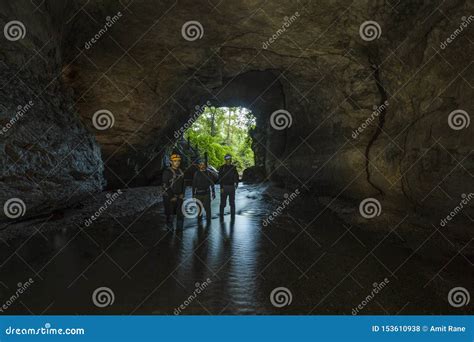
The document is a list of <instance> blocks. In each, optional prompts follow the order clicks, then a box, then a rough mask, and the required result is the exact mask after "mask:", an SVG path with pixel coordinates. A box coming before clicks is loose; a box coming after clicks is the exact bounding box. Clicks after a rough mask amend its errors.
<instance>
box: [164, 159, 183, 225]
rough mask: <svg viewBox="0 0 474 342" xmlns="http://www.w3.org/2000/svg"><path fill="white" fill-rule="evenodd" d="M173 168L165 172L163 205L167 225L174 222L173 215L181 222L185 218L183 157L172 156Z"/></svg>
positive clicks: (170, 167)
mask: <svg viewBox="0 0 474 342" xmlns="http://www.w3.org/2000/svg"><path fill="white" fill-rule="evenodd" d="M170 160H171V166H169V167H168V168H166V169H165V170H164V171H163V176H162V178H163V182H162V184H163V205H164V207H165V215H166V223H167V224H168V225H169V224H171V222H172V219H173V215H176V216H177V219H178V220H180V219H182V218H183V213H182V206H183V199H184V190H185V187H184V172H183V170H181V169H180V165H181V156H180V155H179V154H172V155H171V157H170Z"/></svg>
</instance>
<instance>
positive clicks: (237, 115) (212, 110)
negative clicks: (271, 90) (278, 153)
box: [185, 106, 256, 173]
mask: <svg viewBox="0 0 474 342" xmlns="http://www.w3.org/2000/svg"><path fill="white" fill-rule="evenodd" d="M255 124H256V120H255V117H254V115H253V114H252V112H251V111H250V110H248V109H247V108H243V107H207V106H206V107H204V110H203V112H202V114H201V115H200V116H199V118H198V119H197V120H196V121H195V122H194V123H193V124H192V126H191V127H189V129H188V130H187V131H186V133H185V137H186V138H189V139H190V140H191V141H192V142H193V144H195V145H197V146H198V148H199V150H200V151H201V152H202V153H203V154H204V152H207V154H208V163H209V164H210V165H212V166H214V167H219V166H220V165H222V164H223V163H224V156H225V155H226V154H227V153H230V154H231V155H232V157H233V162H234V164H235V165H236V166H237V170H238V171H239V173H242V172H243V170H244V169H246V168H248V167H250V166H253V165H255V156H254V152H253V150H252V148H251V146H252V138H251V136H250V134H251V132H252V131H253V130H254V129H255Z"/></svg>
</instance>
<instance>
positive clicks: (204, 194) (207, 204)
mask: <svg viewBox="0 0 474 342" xmlns="http://www.w3.org/2000/svg"><path fill="white" fill-rule="evenodd" d="M198 166H199V169H198V170H197V171H196V172H195V173H194V176H193V185H192V194H193V198H195V199H197V200H198V201H199V202H201V204H202V205H199V206H198V207H199V213H198V220H199V221H201V220H202V212H203V209H204V211H206V220H207V222H208V223H210V222H211V198H212V199H215V198H216V190H215V187H214V180H213V177H212V175H211V174H210V172H209V171H208V170H207V165H206V162H205V161H204V160H198Z"/></svg>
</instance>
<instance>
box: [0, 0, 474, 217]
mask: <svg viewBox="0 0 474 342" xmlns="http://www.w3.org/2000/svg"><path fill="white" fill-rule="evenodd" d="M52 3H54V2H53V1H45V2H44V3H43V4H41V5H39V7H38V8H37V10H34V5H31V3H30V2H29V1H26V0H25V1H17V2H15V4H14V5H13V4H12V5H2V7H3V8H2V12H3V13H6V15H4V16H3V18H8V20H10V19H19V20H22V21H23V22H24V24H25V26H26V28H27V34H26V37H25V39H23V40H21V41H20V42H15V43H13V42H12V43H10V42H8V44H2V48H1V50H2V52H1V54H2V58H3V59H4V60H5V62H4V63H2V70H4V71H2V79H10V77H13V75H15V73H16V72H17V71H18V70H22V72H21V73H20V74H21V75H18V76H19V78H18V77H16V78H15V77H13V80H12V81H11V82H10V83H8V85H6V88H3V89H2V90H1V91H0V96H2V99H1V104H2V105H3V106H5V107H7V108H6V109H7V111H10V112H11V111H12V110H13V109H14V108H15V107H16V106H17V105H19V104H23V103H25V102H26V101H28V100H29V99H30V97H31V96H34V95H33V94H30V91H32V92H34V93H35V94H38V93H41V92H43V91H44V92H45V95H46V94H47V96H45V98H46V99H47V100H40V99H37V100H36V102H38V103H37V104H35V106H34V107H33V109H32V112H31V114H33V113H34V114H35V115H34V119H33V115H31V116H30V115H29V114H27V115H25V119H24V120H23V121H22V125H21V127H20V125H18V126H19V127H16V128H18V129H17V130H14V129H12V132H11V133H9V134H11V137H9V138H8V139H5V136H3V137H2V149H1V151H2V153H3V155H4V157H3V158H2V164H3V165H2V166H3V168H2V183H1V187H2V189H3V191H2V192H3V193H4V194H5V195H6V196H5V195H3V194H2V199H5V198H7V197H10V196H14V195H15V193H16V192H17V191H27V192H29V193H31V195H32V196H33V198H34V200H32V201H33V202H35V203H36V202H38V201H41V200H40V199H41V198H44V197H46V198H48V201H59V202H64V201H65V200H66V199H65V196H64V195H65V194H71V193H72V192H74V189H75V188H76V187H78V188H79V190H78V194H79V193H81V192H83V191H97V190H99V189H100V188H101V184H103V182H102V175H101V174H102V169H101V168H102V161H101V158H100V153H99V151H98V148H97V145H96V143H95V142H94V139H93V138H91V136H90V134H93V135H94V136H95V139H96V140H97V141H98V143H99V145H100V149H101V152H102V160H103V163H104V165H105V168H104V171H105V176H106V178H107V181H108V183H109V187H111V188H114V187H115V188H125V187H127V186H135V185H146V184H149V181H150V180H151V179H154V178H155V176H156V173H158V172H159V170H160V168H161V157H162V154H163V151H165V149H166V147H167V146H169V144H171V143H173V141H174V140H175V138H174V132H176V131H177V130H179V129H180V127H181V126H182V125H183V124H184V123H186V122H187V121H188V120H189V119H190V118H192V117H193V115H194V114H195V111H196V109H195V108H196V106H200V105H202V104H205V103H207V101H209V103H211V104H213V105H222V106H224V105H227V106H234V105H241V106H245V107H247V108H249V109H251V110H252V111H253V112H254V113H255V115H256V117H257V128H258V132H257V133H256V134H255V137H258V138H254V148H255V152H256V154H257V159H258V161H259V166H264V167H265V169H266V173H267V175H268V176H270V178H272V179H275V180H278V181H283V182H285V183H287V184H288V185H289V186H298V187H302V186H306V187H308V188H311V189H314V191H316V192H318V193H323V194H325V195H327V196H340V195H344V196H345V197H349V198H354V199H362V198H365V197H369V196H371V197H377V198H378V199H379V200H380V202H381V203H382V205H383V206H387V207H388V206H394V207H399V206H406V205H409V206H410V207H413V208H417V209H427V210H430V209H432V208H452V206H453V205H456V204H457V203H459V199H460V198H461V197H460V196H461V194H463V193H470V192H472V191H473V189H472V184H473V181H472V175H473V172H474V160H473V157H472V146H473V140H474V138H473V137H474V134H473V126H474V125H467V124H464V125H463V126H465V127H463V128H462V129H453V128H452V127H451V126H450V123H451V122H450V120H451V118H452V116H450V113H453V112H454V111H457V112H455V114H456V113H457V114H456V117H460V118H464V120H468V119H469V118H470V116H469V115H471V116H472V113H473V112H474V108H473V104H472V101H470V99H471V98H472V97H473V87H472V79H473V67H472V60H471V59H472V58H471V56H472V43H471V42H472V40H473V38H472V32H473V31H472V27H471V26H470V25H472V23H471V22H472V16H471V15H470V12H469V6H468V2H467V1H463V0H454V1H442V0H434V1H426V2H420V1H400V2H397V3H395V2H393V1H376V2H374V1H355V2H348V1H343V0H339V1H318V2H316V1H303V2H288V1H284V0H275V1H256V0H239V1H223V2H212V1H195V0H193V1H191V0H185V1H174V0H173V1H168V0H166V1H149V0H135V1H130V2H128V1H119V2H117V1H101V2H95V1H86V0H81V1H78V2H72V1H64V2H62V4H61V5H58V4H56V5H54V6H53V5H52ZM45 18H49V19H48V20H45ZM3 20H5V19H3ZM196 22H197V23H196ZM463 23H464V24H463ZM189 25H191V27H188V26H189ZM193 25H194V27H193ZM460 26H462V27H463V29H462V30H461V31H460V30H459V28H460ZM187 27H188V29H189V28H190V30H186V28H187ZM193 28H194V31H193V30H192V29H193ZM449 37H451V38H449ZM453 37H454V38H453ZM448 38H449V42H447V39H448ZM44 44H46V46H45V47H43V45H44ZM42 48H43V49H42ZM41 49H42V50H41ZM35 50H36V51H38V50H40V51H41V54H40V55H38V56H36V57H34V58H35V62H34V63H28V58H30V57H32V56H34V55H35V52H34V51H35ZM40 56H41V57H40ZM58 70H63V73H62V76H61V77H60V78H59V79H57V80H54V76H55V75H56V72H57V71H58ZM50 82H52V83H51V84H50ZM70 91H71V92H70ZM69 94H71V96H72V100H70V98H69ZM76 110H77V111H78V113H79V115H80V117H81V120H82V125H81V124H80V123H79V122H78V121H77V118H76V115H75V113H76ZM98 111H101V113H108V115H109V119H110V118H111V120H112V121H111V122H113V125H111V124H109V125H108V126H109V127H108V128H107V129H103V130H102V129H97V127H96V126H94V124H93V121H94V114H95V113H97V112H98ZM277 111H279V112H278V113H277V114H278V117H279V118H280V119H281V120H282V121H280V122H279V124H280V125H284V126H285V127H286V128H285V129H280V128H281V127H278V125H276V124H275V122H274V121H272V119H275V118H276V116H275V115H274V116H272V114H273V113H275V112H277ZM459 113H460V115H461V116H459ZM464 113H466V114H464ZM282 115H283V116H282ZM453 115H454V114H453ZM26 116H28V117H27V118H26ZM3 117H4V116H2V118H3ZM30 117H31V118H30ZM285 120H286V121H285ZM2 124H4V123H2ZM23 125H28V127H29V128H30V130H34V131H35V132H36V133H43V132H46V130H47V129H48V128H49V126H50V125H52V128H51V130H50V131H47V132H48V133H46V135H47V136H48V137H45V138H43V140H39V141H40V142H38V140H37V139H36V138H34V137H33V136H30V135H29V133H21V132H22V130H23V129H24V128H23ZM83 126H86V127H87V129H88V132H89V133H88V132H87V131H86V130H85V129H84V128H83ZM456 128H459V127H456ZM82 139H84V141H82ZM28 144H31V145H33V146H34V147H32V148H31V149H27V148H26V147H25V148H24V147H23V146H24V145H25V146H26V145H28ZM78 144H79V145H78ZM77 145H78V146H77ZM28 146H29V145H28ZM69 154H71V155H69ZM66 155H68V157H67V158H66V161H65V162H63V161H62V160H63V158H64V157H66ZM7 156H8V157H7ZM6 158H8V161H6V160H7V159H6ZM15 159H17V160H19V161H20V163H18V166H15V167H14V168H13V169H12V170H10V171H8V170H7V171H4V170H6V167H7V166H9V165H10V166H11V165H12V163H13V161H12V160H15ZM56 165H57V166H58V168H57V169H56V170H54V169H53V168H54V166H56ZM50 171H54V174H55V176H54V177H53V176H51V175H48V174H49V172H50ZM46 176H47V177H46ZM44 177H46V180H45V181H44V182H47V183H43V184H42V185H40V186H38V185H36V184H35V183H33V182H32V181H31V180H30V179H31V178H32V179H33V180H35V181H36V182H38V181H40V180H42V179H43V178H44ZM470 208H471V212H472V204H470Z"/></svg>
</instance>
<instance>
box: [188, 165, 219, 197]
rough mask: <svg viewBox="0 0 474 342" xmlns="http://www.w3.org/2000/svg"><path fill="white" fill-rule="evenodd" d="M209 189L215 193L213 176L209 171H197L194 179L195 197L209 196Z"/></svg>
mask: <svg viewBox="0 0 474 342" xmlns="http://www.w3.org/2000/svg"><path fill="white" fill-rule="evenodd" d="M209 189H211V191H212V193H215V188H214V180H213V178H212V175H211V174H210V173H209V171H201V170H197V171H196V172H195V173H194V177H193V195H207V194H209Z"/></svg>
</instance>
